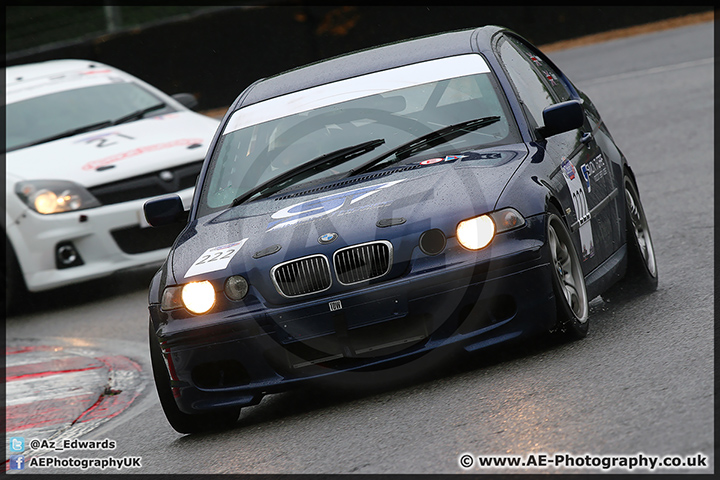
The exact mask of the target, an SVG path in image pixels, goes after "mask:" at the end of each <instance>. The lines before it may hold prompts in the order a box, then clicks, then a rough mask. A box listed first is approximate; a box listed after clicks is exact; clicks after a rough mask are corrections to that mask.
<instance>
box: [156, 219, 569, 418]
mask: <svg viewBox="0 0 720 480" xmlns="http://www.w3.org/2000/svg"><path fill="white" fill-rule="evenodd" d="M544 222H545V219H544V216H537V217H533V218H531V219H529V226H528V230H526V231H525V233H524V235H525V237H524V238H512V235H509V236H508V238H505V239H504V240H503V242H502V245H498V246H497V247H496V248H495V250H494V252H493V255H492V257H490V258H487V259H486V260H485V261H477V256H475V254H474V253H470V252H467V251H463V250H462V249H461V248H460V247H459V246H457V244H456V243H454V239H451V240H452V241H449V242H448V247H447V255H446V256H445V258H443V259H439V258H437V257H435V258H428V257H425V258H422V256H419V257H418V258H417V259H416V261H414V262H413V267H412V269H411V271H410V272H409V273H408V274H407V275H404V276H402V277H400V278H397V279H395V280H390V281H386V282H382V283H378V284H375V285H372V286H367V287H365V288H362V289H357V290H353V291H349V292H346V293H344V294H341V295H333V296H326V297H323V298H320V299H315V300H306V301H303V302H300V303H296V304H294V305H291V306H284V307H272V308H269V307H267V306H264V305H262V304H259V305H255V306H254V307H253V308H250V309H245V310H243V311H242V312H233V311H229V312H222V313H218V314H213V315H206V316H201V317H191V318H187V317H185V318H182V319H180V318H178V319H173V318H171V316H172V312H161V311H160V310H159V306H158V305H151V306H150V314H151V321H152V322H153V327H154V330H155V331H156V332H157V335H158V338H159V339H160V344H161V347H162V350H163V353H164V355H165V359H166V363H167V365H168V369H169V372H170V376H171V378H172V387H173V389H174V392H175V397H176V400H177V402H178V406H179V407H180V409H181V410H182V411H184V412H186V413H198V412H202V411H205V410H208V409H213V408H221V407H227V406H231V405H232V406H246V405H252V404H255V403H257V402H258V401H259V400H260V398H261V397H262V396H263V395H264V394H266V393H272V392H278V391H282V390H286V389H288V388H289V387H290V386H292V385H295V384H299V383H300V382H304V381H307V380H310V379H319V378H325V377H329V376H330V375H334V374H337V373H340V372H361V371H372V370H377V369H379V368H383V369H385V368H388V367H389V366H391V365H394V364H398V363H407V362H409V361H411V360H413V359H415V358H418V357H420V356H423V355H425V354H429V353H430V352H431V351H437V350H440V349H443V350H444V349H449V348H451V347H457V348H464V349H465V350H466V351H474V350H478V349H480V348H484V347H487V346H490V345H493V344H497V343H500V342H504V341H509V340H512V339H517V338H519V337H522V336H526V335H531V334H533V333H536V332H539V331H547V330H548V329H550V328H551V327H552V326H553V325H554V323H555V302H554V296H553V293H552V286H551V285H552V282H551V276H550V275H551V271H550V268H549V260H548V258H549V255H548V254H547V252H546V250H547V249H546V248H545V247H544V238H543V237H544V231H545V227H544ZM528 232H530V233H531V234H528ZM485 253H486V252H485ZM461 258H464V260H463V261H460V260H458V259H461ZM473 260H475V261H473Z"/></svg>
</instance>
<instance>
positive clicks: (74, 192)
mask: <svg viewBox="0 0 720 480" xmlns="http://www.w3.org/2000/svg"><path fill="white" fill-rule="evenodd" d="M15 193H16V194H17V195H18V197H20V199H21V200H22V201H23V202H25V204H27V205H28V206H29V207H30V208H32V209H33V210H35V211H36V212H38V213H42V214H43V215H49V214H52V213H62V212H71V211H73V210H83V209H86V208H93V207H99V206H100V202H99V201H98V200H97V199H96V198H95V197H93V196H92V194H91V193H90V192H88V191H87V190H86V189H85V188H84V187H82V186H81V185H78V184H77V183H74V182H69V181H65V180H31V181H24V182H19V183H17V184H16V185H15Z"/></svg>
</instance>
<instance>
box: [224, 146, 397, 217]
mask: <svg viewBox="0 0 720 480" xmlns="http://www.w3.org/2000/svg"><path fill="white" fill-rule="evenodd" d="M383 143H385V139H383V138H378V139H375V140H370V141H367V142H363V143H359V144H357V145H353V146H350V147H344V148H341V149H339V150H335V151H334V152H330V153H326V154H324V155H321V156H319V157H317V158H315V159H313V160H310V161H309V162H305V163H303V164H302V165H298V166H297V167H295V168H291V169H290V170H288V171H286V172H284V173H281V174H280V175H278V176H277V177H273V178H271V179H270V180H268V181H267V182H264V183H261V184H260V185H258V186H257V187H255V188H251V189H250V190H248V191H247V192H245V193H243V194H242V195H240V196H239V197H237V198H236V199H235V200H233V202H232V205H231V206H233V207H236V206H238V205H240V204H241V203H244V202H246V201H248V200H250V199H251V198H252V197H254V196H255V195H259V194H261V193H262V194H263V195H262V196H264V197H267V196H270V195H272V194H274V193H275V192H279V191H280V190H282V189H284V188H287V187H288V186H290V185H292V184H293V183H298V182H302V181H303V180H305V179H306V178H308V177H311V176H313V175H315V174H316V173H318V172H321V171H323V170H327V169H328V168H332V167H334V166H335V165H340V164H341V163H345V162H347V161H349V160H352V159H353V158H355V157H358V156H360V155H363V154H365V153H367V152H370V151H372V150H375V149H376V148H377V147H379V146H380V145H382V144H383Z"/></svg>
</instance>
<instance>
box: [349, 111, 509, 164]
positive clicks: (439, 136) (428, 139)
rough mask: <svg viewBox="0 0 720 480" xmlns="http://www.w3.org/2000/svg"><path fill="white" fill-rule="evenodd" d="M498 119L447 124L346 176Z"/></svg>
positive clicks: (403, 156) (393, 161)
mask: <svg viewBox="0 0 720 480" xmlns="http://www.w3.org/2000/svg"><path fill="white" fill-rule="evenodd" d="M498 121H500V117H498V116H492V117H482V118H476V119H473V120H466V121H464V122H460V123H455V124H453V125H448V126H447V127H443V128H441V129H439V130H435V131H434V132H430V133H428V134H426V135H423V136H421V137H419V138H416V139H414V140H411V141H409V142H407V143H403V144H402V145H400V146H398V147H396V148H393V149H392V150H390V151H388V152H385V153H383V154H382V155H380V156H379V157H375V158H373V159H372V160H369V161H368V162H366V163H364V164H363V165H360V166H359V167H357V168H356V169H354V170H351V171H350V173H349V174H348V175H347V176H348V177H351V176H353V175H357V174H360V173H363V172H367V171H368V170H372V169H373V168H377V167H378V166H379V165H380V163H381V162H382V161H383V160H385V159H387V158H389V157H391V156H393V155H394V156H395V158H393V159H392V160H390V161H389V162H388V163H395V162H398V161H400V160H403V159H405V158H408V157H411V156H413V155H415V154H416V153H418V152H421V151H423V150H427V149H430V148H433V147H436V146H438V145H441V144H443V143H447V142H449V141H451V140H453V139H455V138H457V137H460V136H462V135H465V134H466V133H468V132H472V131H473V130H477V129H479V128H483V127H487V126H488V125H491V124H493V123H496V122H498Z"/></svg>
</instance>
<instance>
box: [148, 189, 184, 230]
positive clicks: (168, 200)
mask: <svg viewBox="0 0 720 480" xmlns="http://www.w3.org/2000/svg"><path fill="white" fill-rule="evenodd" d="M143 211H144V212H145V220H147V222H148V223H149V224H150V225H151V226H153V227H162V226H163V225H170V224H172V223H179V222H183V221H187V212H185V209H184V208H183V204H182V200H181V199H180V197H179V196H177V195H172V196H169V197H163V198H157V199H154V200H148V201H147V202H145V204H144V205H143Z"/></svg>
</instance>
